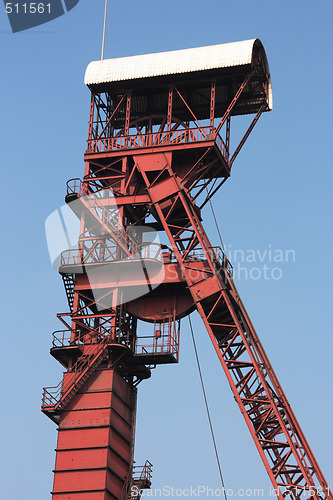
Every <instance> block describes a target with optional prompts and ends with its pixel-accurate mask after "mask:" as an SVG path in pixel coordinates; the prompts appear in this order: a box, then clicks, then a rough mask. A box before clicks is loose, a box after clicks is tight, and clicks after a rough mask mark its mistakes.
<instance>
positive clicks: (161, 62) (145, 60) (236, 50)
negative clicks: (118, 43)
mask: <svg viewBox="0 0 333 500" xmlns="http://www.w3.org/2000/svg"><path fill="white" fill-rule="evenodd" d="M255 42H256V40H255V39H253V40H245V41H242V42H233V43H224V44H221V45H211V46H208V47H198V48H195V49H185V50H174V51H171V52H160V53H156V54H145V55H140V56H131V57H119V58H116V59H105V60H103V61H93V62H91V63H90V64H89V65H88V67H87V70H86V74H85V78H84V83H85V84H86V85H97V84H101V83H109V82H120V81H125V80H135V79H138V78H150V77H156V76H163V75H174V74H181V73H192V72H194V71H204V70H211V69H219V68H228V67H232V66H242V65H247V64H251V62H252V54H253V46H254V44H255Z"/></svg>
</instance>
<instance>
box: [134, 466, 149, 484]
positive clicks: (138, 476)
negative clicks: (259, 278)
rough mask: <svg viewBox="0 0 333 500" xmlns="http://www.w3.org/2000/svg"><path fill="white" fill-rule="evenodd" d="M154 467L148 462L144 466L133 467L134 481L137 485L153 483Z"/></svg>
mask: <svg viewBox="0 0 333 500" xmlns="http://www.w3.org/2000/svg"><path fill="white" fill-rule="evenodd" d="M152 468H153V465H152V464H151V463H150V462H149V460H146V463H145V464H144V465H134V466H133V481H135V482H136V483H141V482H142V483H149V484H150V483H151V477H152Z"/></svg>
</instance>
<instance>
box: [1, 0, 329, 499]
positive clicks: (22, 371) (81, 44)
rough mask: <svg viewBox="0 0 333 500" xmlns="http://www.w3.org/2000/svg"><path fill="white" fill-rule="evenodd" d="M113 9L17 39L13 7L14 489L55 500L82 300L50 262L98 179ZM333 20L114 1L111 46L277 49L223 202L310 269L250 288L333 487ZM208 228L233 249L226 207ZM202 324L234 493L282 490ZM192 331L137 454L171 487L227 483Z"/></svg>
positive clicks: (6, 254) (4, 437)
mask: <svg viewBox="0 0 333 500" xmlns="http://www.w3.org/2000/svg"><path fill="white" fill-rule="evenodd" d="M103 12H104V1H102V0H98V1H95V2H92V1H88V0H80V2H79V5H78V6H77V7H75V8H74V9H73V10H72V11H71V12H69V13H68V14H66V15H65V16H63V17H60V18H58V19H57V20H55V21H53V22H51V23H49V24H46V25H44V26H41V27H39V28H36V29H32V30H29V31H26V32H22V33H17V34H12V33H11V31H10V26H9V22H8V19H7V17H6V14H5V11H4V7H3V4H1V5H0V41H1V42H0V43H1V68H2V77H1V93H0V101H1V122H0V128H1V134H0V138H1V139H0V141H1V149H0V154H1V164H2V172H3V173H2V196H1V204H2V214H3V223H2V227H3V228H4V234H3V243H2V259H1V263H2V271H1V273H2V282H3V285H2V295H3V296H2V311H3V312H2V318H1V323H2V363H1V372H2V374H1V377H2V381H3V384H2V410H1V413H0V418H1V424H2V425H1V431H2V432H1V475H2V476H3V477H2V480H1V483H0V493H1V497H2V498H8V499H9V498H10V499H11V500H19V499H21V498H22V495H24V498H26V499H28V500H30V499H31V500H42V499H43V500H44V499H45V498H49V496H48V495H49V492H50V491H51V488H52V479H53V478H52V468H53V466H54V456H55V455H54V451H53V450H54V448H55V446H56V438H57V433H56V426H55V425H54V424H53V423H52V422H51V421H50V420H48V419H47V417H45V416H43V415H42V414H41V413H40V397H41V391H42V387H43V386H47V385H56V384H57V383H58V381H59V380H60V379H61V367H60V365H59V364H58V363H57V362H56V361H55V360H54V359H53V358H51V357H50V355H49V348H50V345H51V334H52V332H53V331H54V330H57V329H59V328H60V324H59V323H58V321H57V319H56V313H57V312H63V311H65V310H66V300H65V294H64V290H63V286H62V283H61V279H60V277H58V276H57V273H56V272H55V271H54V270H53V269H52V267H51V265H50V262H49V258H48V254H47V248H46V242H45V236H44V221H45V219H46V217H47V216H48V215H49V214H50V213H51V212H52V211H53V210H55V209H56V208H58V207H60V206H61V205H62V204H63V201H64V195H65V183H66V181H67V180H68V179H69V178H73V177H80V176H82V173H83V153H84V149H85V140H86V137H87V123H88V116H89V91H88V89H87V88H85V86H84V84H83V76H84V71H85V68H86V66H87V64H88V63H89V62H90V61H91V60H96V59H98V58H99V57H100V50H101V33H102V24H103ZM332 14H333V8H332V2H331V0H318V1H317V2H309V1H302V2H301V1H299V0H294V1H293V2H290V1H286V0H280V1H279V2H277V1H272V0H266V1H262V0H257V1H255V2H248V1H245V0H239V1H234V2H225V1H222V0H219V1H218V0H211V1H210V2H206V3H204V2H201V1H200V2H199V1H197V0H191V1H190V0H169V1H168V2H161V1H155V2H153V1H151V0H142V1H141V2H139V1H133V0H127V1H126V3H125V2H114V1H113V0H109V17H108V26H107V37H106V46H105V57H118V56H126V55H135V54H140V53H148V52H159V51H164V50H173V49H181V48H188V47H196V46H202V45H210V44H216V43H224V42H231V41H238V40H245V39H249V38H256V37H258V38H260V39H261V41H262V42H263V45H264V47H265V50H266V53H267V57H268V61H269V64H270V69H271V75H272V84H273V98H274V110H273V112H272V113H266V114H265V115H264V116H262V117H261V119H260V121H259V123H258V125H257V126H256V128H255V130H254V132H253V133H252V135H251V136H250V138H249V140H248V142H247V144H246V145H245V147H244V149H243V150H242V152H241V154H240V155H239V157H238V158H237V160H236V162H235V165H234V167H233V168H234V171H233V174H232V177H231V179H230V180H228V182H227V183H226V184H225V185H224V186H223V187H222V189H221V190H220V192H219V193H217V194H216V195H215V198H214V200H213V203H214V207H215V210H216V213H217V215H218V220H219V226H220V230H221V233H222V235H223V239H224V242H225V245H226V246H227V249H230V250H243V251H244V252H246V251H247V250H254V251H256V252H257V251H258V250H259V251H260V252H264V251H265V249H266V250H267V249H269V248H271V249H273V250H277V249H279V250H282V251H286V250H288V249H291V250H294V252H295V261H294V262H293V261H292V262H285V263H282V264H281V266H280V267H281V270H282V277H281V279H278V280H274V279H273V278H271V279H263V277H261V278H260V279H245V277H244V274H245V272H243V277H242V275H241V276H240V279H239V280H237V283H236V284H237V286H238V289H239V292H240V294H241V297H242V299H243V302H244V303H245V305H246V307H247V309H248V312H249V314H250V317H251V319H252V321H253V323H254V325H255V327H256V329H257V331H258V333H259V335H260V338H261V340H262V343H263V344H264V347H265V348H266V351H267V353H268V355H269V357H270V359H271V362H272V364H273V366H274V368H275V370H276V372H277V375H278V377H279V378H280V381H281V383H282V386H283V388H284V390H285V392H286V394H287V397H288V398H289V400H290V402H291V404H292V406H293V409H294V411H295V413H296V416H297V417H298V419H299V421H300V424H301V426H302V428H303V431H304V433H305V435H306V437H307V439H308V441H309V442H310V445H311V447H312V449H313V451H314V453H315V455H316V457H317V460H318V462H319V464H320V466H321V468H322V470H323V472H324V474H325V475H326V478H327V480H328V482H329V483H332V482H333V481H332V480H333V471H332V468H331V457H330V449H331V446H332V431H331V424H332V416H333V415H332V389H331V369H330V367H331V358H332V321H331V297H332V286H331V281H332V257H331V255H332V251H331V249H332V234H331V218H332V213H331V186H332V139H331V135H332V125H331V115H332V101H331V87H332V64H331V60H332V57H331V48H332V27H331V24H332ZM235 123H236V119H235ZM204 224H205V227H206V229H207V232H208V234H209V236H210V237H211V240H212V242H213V243H214V244H216V245H217V244H218V236H217V233H216V229H215V227H214V224H213V222H212V217H211V214H210V212H209V208H208V207H207V210H206V212H205V213H204ZM234 264H236V265H237V262H234ZM266 264H267V265H270V264H269V263H268V262H266ZM251 266H252V267H253V265H252V264H249V263H247V269H248V272H250V270H251V268H252V267H251ZM255 266H256V267H257V266H259V267H260V263H258V262H256V263H255ZM193 322H194V326H195V334H196V340H197V343H198V348H199V356H200V360H201V363H202V370H203V374H204V378H205V384H206V388H207V394H208V401H209V405H210V408H211V413H212V419H213V423H214V427H215V431H216V439H217V444H218V448H219V451H220V455H221V461H222V466H223V472H224V478H225V483H226V486H227V487H228V488H231V489H233V490H234V491H235V492H236V491H237V490H238V489H239V488H244V489H248V488H249V489H251V488H263V489H264V491H265V498H270V495H269V488H270V483H269V480H268V477H267V474H266V472H265V469H264V467H263V465H262V463H261V461H260V458H259V455H258V453H257V451H256V450H255V447H254V444H253V443H252V440H251V437H250V435H249V433H248V431H247V429H246V427H245V423H244V422H243V419H242V417H241V415H240V413H239V410H238V408H237V406H236V403H235V401H234V399H233V397H232V394H231V392H230V389H229V388H228V384H227V381H226V379H225V376H224V374H223V372H222V369H221V368H220V366H219V364H218V360H217V359H216V355H215V354H214V352H213V349H212V347H211V346H210V344H209V341H208V337H207V334H206V333H205V331H204V328H203V325H202V324H201V322H200V320H199V318H197V317H196V316H195V315H194V317H193ZM181 338H182V340H181V356H180V363H179V365H177V366H173V365H170V366H165V367H159V368H158V369H156V370H155V372H154V373H153V376H152V379H151V380H149V381H147V382H143V383H142V384H141V386H140V390H139V407H138V422H137V444H136V460H137V463H142V462H144V461H145V460H146V458H147V459H149V460H150V461H151V462H152V463H153V464H154V487H155V488H158V487H161V486H163V485H169V486H174V487H179V488H185V487H189V486H190V485H193V486H197V485H199V484H201V485H207V486H209V487H213V488H218V487H219V486H220V483H219V477H218V472H217V467H216V463H215V459H214V453H213V448H212V443H211V439H210V435H209V428H208V423H207V418H206V415H205V411H204V406H203V400H202V394H201V389H200V385H199V378H198V373H197V370H196V367H195V358H194V353H193V347H192V344H191V340H190V335H189V328H188V322H187V320H183V322H182V329H181ZM235 494H236V493H235Z"/></svg>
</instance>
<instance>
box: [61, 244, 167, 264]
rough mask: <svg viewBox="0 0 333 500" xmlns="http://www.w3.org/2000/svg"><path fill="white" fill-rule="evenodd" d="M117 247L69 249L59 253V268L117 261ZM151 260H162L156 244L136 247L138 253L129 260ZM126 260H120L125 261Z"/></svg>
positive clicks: (159, 246) (101, 245) (100, 245)
mask: <svg viewBox="0 0 333 500" xmlns="http://www.w3.org/2000/svg"><path fill="white" fill-rule="evenodd" d="M117 250H118V247H117V246H116V245H115V244H108V243H105V244H102V243H99V244H98V246H95V247H92V248H88V249H82V250H80V249H78V248H71V249H69V250H65V251H64V252H62V253H61V257H60V267H61V266H73V265H82V264H97V263H104V262H116V261H119V260H120V259H119V256H118V251H117ZM135 259H152V260H158V261H161V260H162V249H161V245H160V244H158V243H142V244H141V245H139V246H138V251H137V253H136V254H133V255H132V257H131V259H130V260H135ZM126 260H128V259H122V261H126Z"/></svg>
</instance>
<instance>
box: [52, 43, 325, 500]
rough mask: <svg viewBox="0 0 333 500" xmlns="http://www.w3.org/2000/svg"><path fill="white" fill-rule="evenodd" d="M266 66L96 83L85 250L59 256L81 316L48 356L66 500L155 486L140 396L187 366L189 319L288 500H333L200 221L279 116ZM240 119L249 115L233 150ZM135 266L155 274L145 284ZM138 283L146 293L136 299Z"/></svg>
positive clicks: (76, 193)
mask: <svg viewBox="0 0 333 500" xmlns="http://www.w3.org/2000/svg"><path fill="white" fill-rule="evenodd" d="M262 50H263V49H262ZM263 59H264V57H263V54H260V51H259V52H258V51H257V52H256V53H255V55H254V57H253V61H252V63H251V64H249V65H248V66H246V67H245V66H244V67H243V66H242V67H241V68H236V69H234V70H230V69H229V68H228V70H223V71H222V70H221V71H219V72H217V71H215V72H213V73H212V72H207V73H204V72H203V73H202V74H200V75H197V74H193V75H191V78H189V77H188V76H187V77H186V78H185V77H180V76H179V75H178V76H177V77H176V76H172V75H171V76H170V77H168V79H167V80H165V79H162V80H159V81H156V80H153V81H149V82H147V81H143V82H139V81H133V82H131V81H129V82H125V83H119V82H118V83H117V85H115V84H114V83H112V84H111V83H109V84H108V83H105V84H103V85H102V84H101V85H95V86H92V87H91V90H92V99H91V107H90V120H89V133H88V143H87V151H86V154H85V162H86V166H85V173H84V179H83V181H81V180H79V179H72V180H71V181H69V182H68V184H67V195H66V202H67V203H68V204H69V206H70V207H71V209H72V210H73V212H74V213H75V214H76V215H77V216H78V218H79V219H80V224H81V226H80V227H81V230H80V238H79V244H78V248H77V249H70V250H66V251H65V252H63V253H62V255H61V257H60V267H59V272H60V274H61V275H62V278H63V281H64V286H65V291H66V294H67V299H68V304H69V309H70V310H69V312H67V313H64V314H59V315H58V317H59V319H60V321H61V322H62V324H63V325H65V327H66V330H61V331H57V332H55V333H54V334H53V344H52V348H51V354H52V355H53V356H54V357H55V358H56V359H58V360H59V362H60V363H62V365H63V366H64V367H65V368H66V370H67V371H66V373H65V374H64V377H63V380H62V381H61V382H60V384H59V385H58V386H57V387H54V388H45V389H44V394H43V404H42V410H43V411H44V412H45V413H46V414H47V415H48V416H49V417H50V418H51V419H52V420H53V421H55V422H56V423H58V424H59V438H58V447H57V460H56V469H55V482H54V490H53V497H54V498H55V499H57V500H58V499H59V500H60V499H61V498H64V495H66V498H67V499H69V500H74V499H75V500H76V499H79V498H80V499H81V498H84V499H88V500H89V499H94V500H95V499H97V498H100V499H111V498H121V499H125V498H133V499H134V498H139V496H136V495H138V494H137V492H136V491H137V490H135V489H133V487H134V486H138V485H139V483H140V485H141V488H149V487H150V484H151V464H150V463H149V462H147V463H146V466H145V467H144V468H143V470H142V471H141V472H140V474H139V476H138V475H137V474H135V473H134V472H135V470H134V468H133V450H134V430H135V405H136V390H137V389H136V387H137V385H138V384H139V383H140V382H141V381H142V380H144V379H147V378H149V377H150V375H151V368H152V366H156V365H157V364H162V363H174V362H177V361H178V356H179V323H180V319H181V318H182V317H184V316H186V315H188V314H189V313H190V312H192V311H193V310H194V309H197V310H198V312H199V314H200V315H201V317H202V319H203V322H204V325H205V327H206V329H207V332H208V334H209V336H210V339H211V341H212V343H213V345H214V348H215V351H216V353H217V355H218V357H219V360H220V362H221V365H222V367H223V370H224V372H225V374H226V376H227V378H228V381H229V384H230V386H231V389H232V391H233V394H234V396H235V399H236V401H237V403H238V406H239V408H240V410H241V412H242V415H243V416H244V419H245V422H246V424H247V426H248V428H249V431H250V433H251V435H252V437H253V440H254V442H255V444H256V447H257V449H258V452H259V454H260V457H261V459H262V461H263V463H264V465H265V468H266V470H267V472H268V474H269V477H270V479H271V481H272V484H273V486H274V488H276V489H278V488H279V489H280V493H279V495H278V497H279V499H282V498H284V497H285V496H286V495H289V496H290V497H291V498H294V499H299V498H303V497H304V496H310V497H311V498H314V499H315V498H316V499H319V498H322V499H324V498H327V499H332V495H331V493H330V491H329V489H328V485H327V482H326V481H325V478H324V477H323V474H322V472H321V470H320V468H319V466H318V464H317V462H316V459H315V457H314V456H313V453H312V451H311V449H310V447H309V445H308V443H307V441H306V439H305V437H304V435H303V433H302V430H301V428H300V426H299V424H298V422H297V419H296V417H295V415H294V413H293V411H292V409H291V407H290V404H289V402H288V401H287V398H286V396H285V394H284V392H283V390H282V388H281V386H280V384H279V382H278V379H277V377H276V375H275V373H274V370H273V368H272V366H271V364H270V362H269V360H268V358H267V355H266V353H265V351H264V349H263V347H262V345H261V343H260V340H259V338H258V336H257V333H256V331H255V329H254V327H253V325H252V323H251V321H250V319H249V317H248V315H247V312H246V310H245V308H244V305H243V303H242V301H241V299H240V297H239V295H238V293H237V290H236V288H235V285H234V283H233V279H232V267H231V265H230V263H229V262H228V260H227V258H226V256H225V255H224V254H223V252H222V251H221V249H218V248H215V247H213V246H212V245H211V243H210V241H209V240H208V237H207V235H206V233H205V231H204V228H203V225H202V221H201V209H202V207H204V206H205V204H206V203H207V202H208V201H209V199H210V197H211V196H213V194H214V193H215V192H217V190H218V189H219V188H220V186H222V184H223V183H224V182H225V181H226V180H227V179H228V177H229V176H230V169H231V166H232V164H233V162H234V160H235V158H236V156H237V155H238V153H239V152H240V150H241V148H242V146H243V145H244V143H245V141H246V139H247V138H248V136H249V134H250V132H251V130H252V129H253V127H254V126H255V124H256V122H257V121H258V119H259V117H260V115H261V114H262V112H264V111H267V110H268V109H269V106H268V101H269V96H268V82H269V81H270V80H269V74H268V73H267V66H265V65H264V64H263V63H262V61H263ZM172 79H173V80H174V81H171V80H172ZM237 114H254V118H253V120H252V122H251V123H250V125H249V127H248V129H247V130H246V131H245V134H244V137H243V139H242V140H241V141H240V143H239V144H238V146H236V147H235V149H234V150H233V151H231V140H230V138H231V117H232V116H234V115H237ZM199 120H201V121H202V123H200V121H199ZM222 132H223V133H222ZM110 193H111V194H110ZM151 229H154V230H155V231H157V232H158V231H162V232H164V233H165V234H166V235H167V237H168V240H169V244H170V247H167V246H159V245H157V244H156V243H153V242H149V243H147V242H146V241H145V238H144V235H145V232H149V231H150V230H151ZM137 262H142V263H143V264H142V265H143V270H144V278H145V279H143V278H142V276H141V277H140V276H139V275H136V274H135V269H137V267H135V266H134V264H135V265H136V263H137ZM149 266H150V267H152V266H155V267H156V269H157V270H156V274H155V275H154V274H152V275H149V276H148V274H147V272H146V271H147V269H148V267H149ZM161 266H162V267H163V278H162V280H161V282H157V281H156V280H157V277H160V276H161V275H160V274H159V273H160V269H161ZM124 269H126V271H124ZM115 275H117V279H116V278H115ZM158 283H160V284H159V286H155V285H157V284H158ZM144 286H146V287H147V288H146V289H144ZM135 287H136V289H138V287H142V290H143V292H142V293H140V294H136V295H135V297H134V298H131V296H130V295H128V294H130V292H131V290H133V289H134V288H135ZM127 296H129V297H130V299H126V300H124V297H127ZM141 323H144V324H145V329H144V334H141V333H140V328H139V325H140V324H141ZM147 327H150V332H149V331H147ZM133 473H134V475H133Z"/></svg>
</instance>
